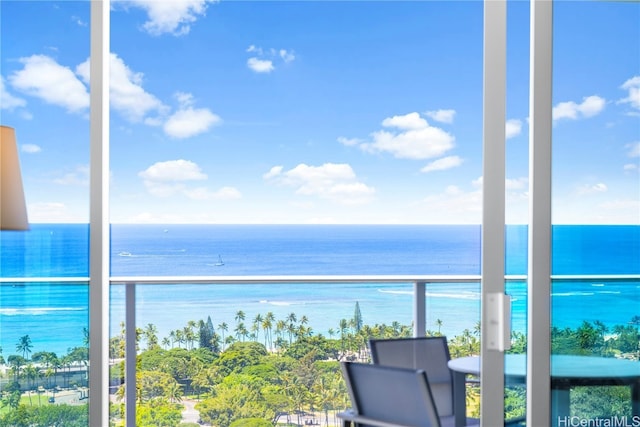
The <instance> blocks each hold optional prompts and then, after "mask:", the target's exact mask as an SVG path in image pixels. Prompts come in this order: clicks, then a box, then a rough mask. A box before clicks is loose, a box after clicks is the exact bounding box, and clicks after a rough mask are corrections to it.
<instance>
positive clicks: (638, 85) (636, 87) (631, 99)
mask: <svg viewBox="0 0 640 427" xmlns="http://www.w3.org/2000/svg"><path fill="white" fill-rule="evenodd" d="M620 87H621V88H622V89H625V90H627V91H628V92H629V95H628V96H627V97H626V98H623V99H621V100H620V101H618V102H620V103H627V104H630V105H631V106H632V107H633V108H635V109H638V110H640V76H635V77H632V78H630V79H629V80H627V81H626V82H624V83H623V84H622V86H620Z"/></svg>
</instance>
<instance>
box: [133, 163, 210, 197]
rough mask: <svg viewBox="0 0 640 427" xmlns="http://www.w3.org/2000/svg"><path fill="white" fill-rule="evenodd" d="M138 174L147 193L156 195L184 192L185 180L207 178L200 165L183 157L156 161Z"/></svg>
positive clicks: (186, 189)
mask: <svg viewBox="0 0 640 427" xmlns="http://www.w3.org/2000/svg"><path fill="white" fill-rule="evenodd" d="M138 176H140V177H141V178H142V179H143V182H144V185H145V187H146V188H147V190H148V191H149V193H151V194H152V195H154V196H158V197H169V196H172V195H174V194H176V193H179V192H183V193H186V192H188V191H189V189H188V188H187V187H186V185H185V184H184V183H185V182H188V181H201V180H205V179H207V175H206V174H204V173H203V172H202V171H201V170H200V166H198V165H197V164H196V163H194V162H192V161H190V160H183V159H180V160H169V161H166V162H157V163H155V164H153V165H151V166H149V167H148V168H147V169H146V170H144V171H142V172H139V173H138Z"/></svg>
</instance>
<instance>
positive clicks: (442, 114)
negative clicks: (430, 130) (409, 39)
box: [424, 110, 456, 123]
mask: <svg viewBox="0 0 640 427" xmlns="http://www.w3.org/2000/svg"><path fill="white" fill-rule="evenodd" d="M424 114H425V115H427V116H428V117H431V118H432V119H433V120H435V121H436V122H441V123H453V118H454V116H455V115H456V110H435V111H427V112H426V113H424Z"/></svg>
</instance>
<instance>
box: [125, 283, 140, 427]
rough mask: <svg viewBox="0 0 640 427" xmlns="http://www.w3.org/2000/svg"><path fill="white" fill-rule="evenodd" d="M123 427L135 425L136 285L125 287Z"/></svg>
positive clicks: (129, 284)
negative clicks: (124, 426)
mask: <svg viewBox="0 0 640 427" xmlns="http://www.w3.org/2000/svg"><path fill="white" fill-rule="evenodd" d="M124 301H125V320H124V322H125V323H124V325H125V326H124V328H125V345H124V354H125V359H124V366H125V373H124V381H125V383H124V389H125V400H124V403H125V404H124V411H125V421H126V422H125V425H127V426H135V425H136V359H137V358H136V284H135V283H127V284H126V285H125V299H124Z"/></svg>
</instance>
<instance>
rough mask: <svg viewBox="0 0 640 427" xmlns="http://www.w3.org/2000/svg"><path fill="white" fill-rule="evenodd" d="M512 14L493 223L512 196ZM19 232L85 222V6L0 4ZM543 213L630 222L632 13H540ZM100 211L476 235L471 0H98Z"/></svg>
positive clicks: (146, 217)
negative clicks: (106, 47) (106, 167)
mask: <svg viewBox="0 0 640 427" xmlns="http://www.w3.org/2000/svg"><path fill="white" fill-rule="evenodd" d="M528 7H529V6H528V3H527V2H522V1H518V2H510V4H509V12H508V13H509V16H508V32H509V35H508V46H507V50H508V52H507V53H508V70H507V93H508V97H507V110H508V111H507V117H506V119H507V137H508V138H507V141H506V144H507V179H508V182H507V206H508V208H507V221H508V222H510V223H524V222H526V218H527V203H528V195H527V190H528V188H527V187H528V180H527V175H528V146H527V144H528V126H527V116H528V91H529V83H528V73H529V52H528V49H529V41H528V32H529V27H528V19H529V17H528ZM0 12H1V14H2V15H1V20H2V22H1V23H2V26H1V31H2V38H1V41H0V48H1V62H0V75H1V87H0V89H1V91H0V96H1V97H0V106H1V110H0V114H1V122H2V124H4V125H8V126H12V127H15V128H16V133H17V138H18V144H19V145H20V149H21V153H20V156H21V164H22V172H23V179H24V186H25V192H26V198H27V205H28V212H29V219H30V221H31V222H87V221H88V211H89V188H88V170H89V144H88V138H89V121H88V113H89V109H88V107H89V95H88V90H89V86H88V82H89V79H90V76H89V73H88V57H89V25H88V24H89V3H88V2H70V1H61V2H50V1H37V2H17V1H6V0H2V1H1V2H0ZM554 12H555V23H554V67H555V68H554V81H553V90H554V96H553V98H554V131H553V138H554V153H553V156H554V167H553V177H554V184H553V191H554V205H553V218H554V222H556V223H634V224H637V223H639V222H640V41H639V40H640V27H639V26H638V25H637V23H638V22H639V21H640V4H638V3H635V4H633V3H631V4H630V3H625V2H622V3H611V2H606V3H591V2H556V6H555V10H554ZM111 24H112V25H111V51H112V58H111V72H112V76H111V131H110V132H111V220H112V222H116V223H136V222H154V223H184V222H186V223H302V224H307V223H347V224H350V223H374V224H375V223H380V224H405V223H406V224H422V223H435V224H439V223H479V222H480V220H481V211H480V209H481V206H480V203H481V197H482V196H481V191H480V185H481V182H482V181H481V180H482V158H481V155H482V3H481V2H479V1H469V2H462V1H459V2H439V1H429V2H382V1H378V2H358V1H353V2H342V1H328V2H320V1H317V2H314V1H304V2H293V1H280V2H266V1H260V2H251V1H224V0H223V1H221V2H209V1H204V0H184V1H173V2H159V1H151V2H141V1H127V2H124V1H114V2H113V3H112V14H111Z"/></svg>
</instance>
